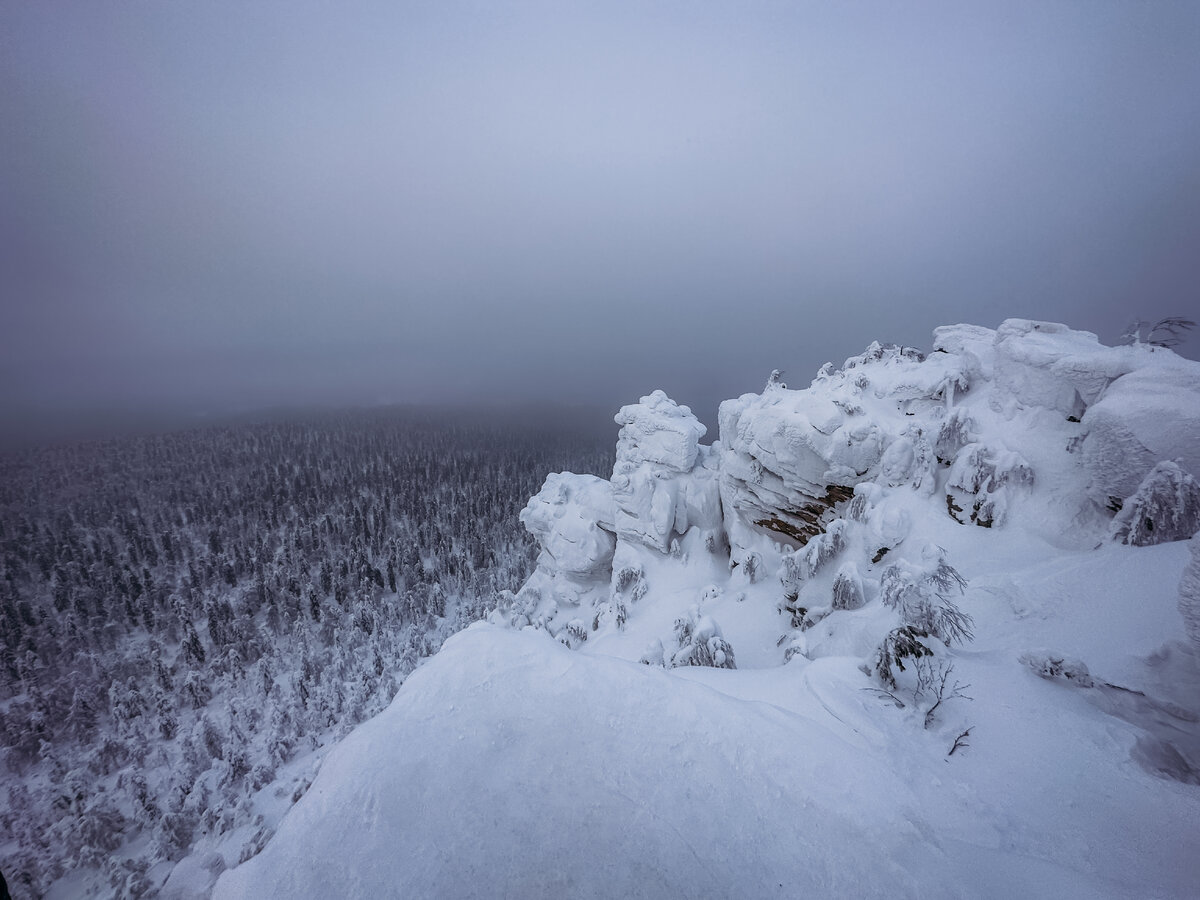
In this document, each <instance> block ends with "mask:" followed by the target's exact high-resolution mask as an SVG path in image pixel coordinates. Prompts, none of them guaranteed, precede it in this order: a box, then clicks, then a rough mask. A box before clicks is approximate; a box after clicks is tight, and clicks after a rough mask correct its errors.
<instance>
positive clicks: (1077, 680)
mask: <svg viewBox="0 0 1200 900" xmlns="http://www.w3.org/2000/svg"><path fill="white" fill-rule="evenodd" d="M1019 658H1020V660H1021V664H1022V665H1024V666H1026V667H1027V668H1029V669H1031V670H1032V671H1033V672H1034V673H1036V674H1037V675H1040V676H1041V677H1042V678H1050V679H1062V680H1063V681H1068V682H1070V683H1071V684H1074V685H1078V686H1079V687H1085V688H1086V687H1091V686H1092V676H1091V675H1090V674H1089V673H1088V667H1087V666H1085V665H1084V664H1083V662H1081V661H1080V660H1078V659H1073V658H1071V657H1070V656H1064V655H1063V654H1061V653H1054V652H1053V651H1050V650H1026V651H1025V652H1024V653H1022V654H1021V656H1020V657H1019Z"/></svg>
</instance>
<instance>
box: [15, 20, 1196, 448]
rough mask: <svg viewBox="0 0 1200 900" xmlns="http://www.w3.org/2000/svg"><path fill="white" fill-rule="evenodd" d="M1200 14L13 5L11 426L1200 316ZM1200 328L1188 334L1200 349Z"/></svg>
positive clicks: (375, 399) (550, 396) (571, 394)
mask: <svg viewBox="0 0 1200 900" xmlns="http://www.w3.org/2000/svg"><path fill="white" fill-rule="evenodd" d="M1197 47H1200V4H1194V3H1133V2H1126V3H1113V2H1088V3H1068V2H1050V3H1047V2H1044V0H1040V2H1033V3H1025V2H1003V3H970V4H963V3H917V4H893V3H847V4H815V3H638V4H635V3H603V4H599V3H597V4H590V3H589V4H574V3H570V4H559V3H422V4H413V3H385V2H380V3H348V4H322V3H308V2H300V3H296V2H288V3H275V2H256V3H253V4H244V3H233V2H205V3H167V2H139V3H113V2H100V3H97V2H68V0H62V2H55V3H44V4H43V3H37V4H35V3H19V2H4V3H3V4H2V5H0V122H3V127H2V128H0V429H4V430H8V431H9V432H15V431H18V430H21V429H26V428H37V427H40V426H42V425H45V423H47V422H55V421H79V422H82V421H87V420H89V417H92V418H95V417H101V418H103V417H110V418H120V417H137V416H141V415H157V414H162V413H166V412H170V413H171V414H174V415H179V416H194V415H207V416H214V415H222V414H226V413H234V412H244V411H252V410H256V409H261V408H272V407H287V406H296V405H305V406H314V405H315V406H322V405H324V406H329V405H371V404H386V403H456V404H457V403H469V404H485V405H501V404H531V405H537V404H562V403H569V404H585V405H586V404H592V405H599V406H608V407H610V408H612V409H615V408H616V407H617V406H619V405H620V404H622V403H629V402H633V401H635V400H636V399H637V397H638V396H639V395H641V394H646V393H649V392H650V391H651V390H652V389H655V388H662V389H664V390H666V391H667V392H668V393H669V394H670V395H671V396H672V397H674V398H676V399H677V400H678V401H679V402H682V403H688V404H691V405H692V406H693V407H694V408H695V409H696V411H697V413H698V414H700V415H701V418H702V419H704V421H705V422H706V423H707V424H708V425H709V428H710V436H711V437H715V436H716V435H715V425H716V423H715V415H714V413H715V408H716V404H717V402H718V401H720V400H721V399H723V398H725V397H732V396H737V395H738V394H741V393H743V392H745V391H750V390H759V389H761V387H762V384H763V382H764V381H765V379H766V377H767V375H768V374H769V373H770V371H771V369H772V368H780V369H783V370H784V371H785V372H786V375H785V378H786V379H788V380H790V381H792V382H794V383H796V384H797V385H798V386H799V385H806V384H807V383H808V381H809V379H810V378H811V377H812V375H813V373H814V372H815V370H816V369H817V367H819V366H820V365H821V363H823V362H825V361H826V360H832V361H834V362H835V363H837V362H840V361H841V360H842V359H843V358H845V357H846V356H848V355H850V354H851V353H854V352H857V351H859V350H861V349H862V347H863V346H865V345H866V343H867V342H869V341H870V340H872V339H879V340H881V341H893V342H897V343H903V344H910V345H914V346H917V347H927V346H928V344H929V335H930V332H931V330H932V329H933V328H934V327H935V326H937V325H941V324H947V323H955V322H961V321H968V322H976V323H978V324H982V325H987V326H992V327H994V326H995V325H996V324H998V322H999V321H1000V320H1001V319H1003V318H1006V317H1010V316H1023V317H1029V318H1037V319H1049V320H1054V321H1065V322H1067V323H1068V324H1070V325H1072V327H1075V328H1083V329H1088V330H1091V331H1094V332H1096V333H1097V334H1098V335H1099V336H1100V338H1101V339H1102V340H1103V341H1105V342H1106V343H1113V342H1115V341H1116V340H1117V338H1118V336H1119V335H1120V334H1121V332H1122V331H1123V330H1124V329H1125V328H1126V326H1127V325H1128V324H1129V323H1130V321H1131V320H1133V319H1135V318H1142V319H1149V320H1154V319H1158V318H1161V317H1164V316H1171V315H1174V316H1190V317H1193V318H1195V317H1197V316H1196V314H1197V312H1198V311H1200V302H1198V294H1197V284H1200V253H1197V248H1200V54H1198V53H1197V52H1196V48H1197ZM1198 343H1200V342H1198V340H1197V338H1196V337H1195V336H1192V337H1191V338H1190V339H1189V341H1188V342H1185V343H1184V344H1183V345H1182V346H1181V347H1180V352H1182V353H1184V354H1185V355H1190V356H1195V355H1196V348H1197V345H1198Z"/></svg>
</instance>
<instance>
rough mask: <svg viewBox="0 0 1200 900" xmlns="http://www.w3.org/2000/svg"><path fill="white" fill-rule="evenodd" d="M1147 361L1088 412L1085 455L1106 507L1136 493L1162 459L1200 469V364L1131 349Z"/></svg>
mask: <svg viewBox="0 0 1200 900" xmlns="http://www.w3.org/2000/svg"><path fill="white" fill-rule="evenodd" d="M1128 349H1129V350H1130V351H1131V352H1136V353H1137V354H1138V355H1139V359H1140V361H1141V365H1140V367H1139V368H1138V369H1136V370H1135V371H1132V372H1130V373H1129V374H1127V375H1123V376H1121V377H1120V378H1118V379H1117V380H1116V381H1114V382H1113V383H1112V384H1111V385H1109V387H1108V389H1107V390H1106V391H1105V392H1104V395H1103V396H1102V397H1101V398H1100V400H1099V401H1098V402H1097V403H1096V404H1095V405H1093V406H1091V407H1090V408H1089V409H1088V411H1087V413H1086V414H1085V415H1084V416H1083V425H1084V427H1085V428H1086V430H1087V435H1086V437H1085V438H1084V440H1083V444H1082V446H1081V448H1080V459H1081V461H1082V463H1083V466H1084V469H1085V471H1086V472H1087V474H1088V477H1089V485H1088V493H1089V495H1090V496H1091V498H1092V499H1093V500H1094V501H1095V502H1097V503H1099V504H1101V505H1109V504H1112V505H1115V504H1116V502H1118V501H1121V500H1124V499H1125V498H1126V497H1129V496H1131V495H1132V494H1133V493H1134V491H1136V490H1137V488H1138V485H1139V484H1140V483H1141V481H1142V479H1143V478H1145V477H1146V474H1147V473H1148V472H1149V471H1150V470H1151V469H1152V468H1154V466H1155V464H1156V463H1158V462H1160V461H1162V460H1178V461H1179V462H1180V464H1181V465H1182V466H1183V468H1184V469H1186V470H1187V471H1189V472H1200V363H1197V362H1194V361H1192V360H1188V359H1183V358H1182V357H1179V356H1176V355H1175V354H1174V353H1173V352H1171V351H1170V350H1166V349H1163V348H1148V347H1138V348H1132V347H1131V348H1128Z"/></svg>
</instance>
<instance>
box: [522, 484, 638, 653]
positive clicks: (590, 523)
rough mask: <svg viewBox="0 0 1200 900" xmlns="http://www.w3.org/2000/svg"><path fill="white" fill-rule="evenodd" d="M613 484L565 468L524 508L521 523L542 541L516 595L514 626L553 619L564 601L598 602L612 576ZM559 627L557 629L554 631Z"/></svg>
mask: <svg viewBox="0 0 1200 900" xmlns="http://www.w3.org/2000/svg"><path fill="white" fill-rule="evenodd" d="M613 518H614V506H613V497H612V485H611V484H610V483H609V482H607V481H605V480H604V479H603V478H597V477H596V476H595V475H575V474H573V473H571V472H560V473H557V474H551V475H548V476H546V481H545V483H544V484H543V485H542V489H541V490H540V491H538V493H537V494H536V495H535V496H534V497H533V498H531V499H530V501H529V503H528V504H527V505H526V507H525V508H524V509H523V510H521V524H523V525H524V526H525V529H526V530H527V531H528V532H529V533H530V534H532V535H533V536H534V537H535V538H536V539H537V541H538V544H540V545H541V553H540V554H539V555H538V563H537V568H536V569H535V570H534V573H533V575H532V576H530V578H529V581H527V582H526V584H525V585H524V587H522V588H521V591H520V593H519V594H518V595H517V597H516V600H517V601H518V602H516V604H515V605H514V607H513V611H512V612H511V613H509V612H508V611H507V610H505V611H504V612H503V615H504V616H505V618H507V619H508V620H510V621H511V623H512V624H517V625H521V624H529V623H535V624H536V623H537V622H538V621H543V622H544V623H547V624H548V623H549V622H551V621H552V620H553V619H554V618H555V612H556V610H557V608H558V607H559V606H561V605H566V606H578V605H579V604H581V603H584V602H585V601H591V602H594V601H596V600H598V599H600V598H602V597H603V596H604V595H605V594H606V593H607V586H608V582H609V579H610V577H611V575H612V560H613V551H614V550H615V548H616V543H617V539H616V535H615V534H614V533H613V531H614V526H613ZM552 630H555V629H552Z"/></svg>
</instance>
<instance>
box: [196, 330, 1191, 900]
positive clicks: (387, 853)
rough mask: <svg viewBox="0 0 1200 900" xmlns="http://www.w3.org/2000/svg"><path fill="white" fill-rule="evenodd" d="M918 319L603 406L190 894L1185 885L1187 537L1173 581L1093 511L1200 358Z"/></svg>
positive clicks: (1101, 509)
mask: <svg viewBox="0 0 1200 900" xmlns="http://www.w3.org/2000/svg"><path fill="white" fill-rule="evenodd" d="M934 347H935V350H934V352H933V353H932V354H931V355H930V356H929V357H928V358H926V357H924V356H923V355H922V354H920V353H918V352H917V351H914V350H910V349H907V348H896V347H884V346H880V345H878V344H873V345H872V346H871V347H869V348H868V350H867V352H866V353H864V354H863V355H861V356H859V357H853V358H851V359H850V360H847V361H846V363H845V365H844V366H842V368H840V369H838V370H836V371H834V370H833V368H832V366H830V367H826V369H823V370H822V372H821V373H820V374H819V375H818V377H817V379H816V380H815V381H814V382H813V384H812V386H811V387H809V388H807V389H805V390H803V391H790V390H788V389H787V388H786V387H784V386H783V385H781V384H778V383H776V380H775V379H772V382H771V383H769V384H768V385H767V387H766V389H764V391H763V392H762V394H747V395H744V396H743V397H741V398H739V399H737V400H733V401H728V402H727V403H726V404H725V405H724V406H723V407H722V411H721V439H720V440H719V441H717V442H715V443H714V444H713V445H711V446H704V445H698V444H696V441H697V440H698V439H699V438H700V437H702V436H703V433H704V432H703V427H702V426H699V423H695V420H694V419H693V418H692V417H691V415H690V413H689V412H687V410H686V407H678V406H676V405H675V404H674V403H673V402H672V401H670V400H669V399H667V398H666V397H665V395H662V394H661V392H655V393H653V394H651V395H649V396H647V397H645V398H643V400H642V402H641V403H640V404H637V405H634V406H631V407H626V408H625V409H623V410H622V411H621V413H620V415H619V416H618V424H620V425H622V432H621V438H620V442H619V450H618V457H617V470H616V471H615V472H614V478H613V481H612V486H611V487H610V486H609V483H608V482H604V481H602V480H600V479H591V478H581V477H579V476H571V475H569V474H562V475H553V476H550V477H549V478H548V479H547V483H546V487H545V488H544V489H543V491H542V492H541V493H540V494H539V495H538V497H537V498H535V499H534V500H533V501H531V503H530V507H529V509H528V511H527V514H526V517H525V521H526V523H527V526H528V527H529V528H530V530H531V531H532V532H533V533H535V534H536V535H537V536H538V538H539V540H540V541H541V542H542V545H543V550H544V552H543V555H542V558H541V559H540V560H539V569H538V571H537V572H535V574H534V575H533V576H532V577H531V578H530V580H529V582H528V583H527V584H526V585H525V586H524V587H523V588H522V589H521V590H520V591H519V592H518V593H517V594H515V595H512V594H508V595H507V596H506V597H503V598H501V601H500V603H499V605H498V607H497V609H496V610H495V611H494V612H493V614H492V616H491V623H490V624H482V623H481V624H478V625H475V626H472V627H471V628H470V629H468V630H467V631H465V632H463V633H461V634H460V635H458V636H456V637H454V638H452V639H451V640H450V641H448V642H447V643H446V645H445V646H444V648H443V649H442V651H441V652H440V653H439V654H437V656H435V657H434V658H433V659H432V660H430V661H429V662H428V663H427V664H426V665H425V666H423V667H422V668H421V669H419V670H418V671H417V673H415V674H414V675H413V676H412V677H410V678H409V680H408V681H407V682H406V683H405V685H404V687H403V688H402V690H401V691H400V693H399V694H398V696H397V698H396V700H395V701H394V702H393V704H392V705H391V707H389V709H388V710H386V711H385V712H384V713H382V714H381V715H380V716H378V717H377V718H375V719H374V720H372V721H370V722H368V723H366V724H364V725H363V726H361V727H360V728H359V729H357V730H356V731H355V732H354V733H352V734H351V735H350V736H349V737H348V738H346V739H345V740H344V741H343V742H342V743H341V744H340V745H339V746H338V747H337V748H335V750H333V751H332V752H331V753H330V755H329V756H328V757H327V759H326V761H325V763H324V765H323V767H322V769H321V772H320V774H319V776H318V777H317V779H316V780H315V781H314V783H313V785H312V788H311V789H310V790H309V791H308V793H307V794H306V795H305V796H304V797H303V798H302V799H301V800H300V801H299V802H298V803H297V804H296V805H295V807H293V809H292V811H291V812H290V813H289V814H288V815H287V816H286V817H285V818H284V820H283V822H282V824H281V826H280V827H279V829H278V831H277V833H276V835H275V837H274V838H273V839H272V840H271V841H270V842H269V843H268V844H267V846H266V848H265V849H264V850H263V852H262V853H261V854H260V855H258V856H257V857H255V858H253V859H251V860H249V861H248V862H246V863H245V864H243V865H241V866H239V867H238V868H236V869H232V870H230V871H228V872H226V873H224V874H223V875H222V876H221V878H220V880H219V881H218V883H217V886H216V893H215V896H217V897H220V898H235V897H289V898H291V897H327V896H340V897H377V896H413V897H418V896H420V897H424V896H437V897H476V896H477V897H485V896H486V897H522V898H524V897H696V896H703V897H739V898H741V897H749V898H757V897H797V896H819V897H831V896H855V897H884V896H886V897H963V896H971V897H997V898H999V897H1014V896H1029V897H1055V898H1072V897H1079V898H1106V897H1130V898H1133V897H1138V898H1141V897H1180V898H1182V897H1196V896H1200V665H1198V664H1197V648H1196V647H1195V646H1194V645H1193V643H1192V642H1191V641H1189V640H1188V636H1187V629H1186V628H1185V624H1184V616H1183V615H1182V614H1181V609H1182V610H1184V611H1185V613H1186V614H1188V615H1190V614H1191V613H1192V612H1194V609H1193V607H1194V606H1195V600H1194V596H1193V595H1194V594H1195V581H1196V579H1195V577H1194V574H1195V564H1194V563H1192V569H1189V570H1188V572H1189V574H1188V575H1187V576H1186V577H1184V579H1183V581H1184V591H1183V594H1182V595H1181V593H1180V581H1181V576H1183V575H1184V570H1185V567H1187V566H1188V564H1189V561H1190V560H1191V559H1192V556H1191V554H1190V553H1189V550H1188V543H1187V542H1184V541H1174V542H1168V543H1161V544H1157V545H1154V546H1127V545H1124V544H1120V543H1117V542H1115V541H1113V540H1112V539H1111V537H1110V533H1111V531H1112V520H1113V511H1112V510H1111V509H1110V508H1107V507H1108V506H1109V505H1116V503H1114V502H1113V500H1112V497H1113V495H1112V494H1111V490H1114V489H1120V490H1125V488H1124V487H1120V486H1122V485H1127V484H1132V485H1133V487H1132V488H1129V493H1126V494H1124V495H1123V497H1124V499H1126V500H1128V497H1129V494H1130V493H1132V491H1133V490H1134V489H1136V487H1137V485H1138V484H1139V483H1140V481H1141V477H1142V475H1144V474H1145V471H1148V470H1149V469H1150V468H1153V466H1155V465H1156V464H1158V463H1161V462H1163V461H1164V458H1163V457H1162V455H1161V454H1162V453H1164V452H1170V453H1172V454H1173V455H1172V457H1171V460H1178V462H1179V465H1180V466H1181V467H1182V468H1183V469H1184V470H1191V466H1192V460H1191V458H1190V457H1188V455H1187V453H1182V454H1181V453H1178V452H1176V450H1177V449H1178V448H1184V449H1187V448H1194V447H1195V446H1200V365H1197V364H1196V363H1193V362H1188V361H1186V360H1181V359H1180V358H1179V357H1177V356H1175V355H1174V354H1173V353H1170V352H1169V351H1162V350H1152V349H1150V348H1147V347H1129V348H1107V347H1103V346H1102V345H1100V344H1099V342H1098V341H1096V339H1095V337H1094V336H1093V335H1089V334H1086V333H1083V332H1075V331H1071V330H1070V329H1067V328H1065V327H1064V326H1059V325H1053V324H1049V323H1038V322H1029V321H1027V320H1009V321H1008V322H1006V323H1004V325H1002V326H1001V327H1000V328H999V329H996V330H994V331H993V330H990V329H985V328H979V327H975V326H965V325H959V326H950V327H947V328H942V329H938V331H937V332H936V333H935V336H934ZM1156 373H1158V374H1159V375H1161V376H1162V377H1161V378H1159V377H1156ZM1134 376H1136V377H1134ZM1155 384H1167V385H1169V386H1170V388H1171V390H1170V392H1169V397H1167V398H1166V399H1164V398H1162V397H1160V398H1159V399H1158V401H1155V402H1154V403H1152V402H1151V401H1150V399H1149V397H1150V395H1151V394H1152V393H1153V390H1154V387H1153V386H1154V385H1155ZM1106 404H1107V405H1106ZM1156 404H1157V405H1156ZM1092 410H1099V412H1100V413H1103V415H1099V414H1095V415H1093V414H1092ZM1148 411H1150V412H1148ZM1089 422H1094V423H1095V429H1094V430H1093V429H1091V428H1090V427H1089ZM1131 436H1132V437H1131ZM1134 439H1136V443H1137V448H1138V449H1137V452H1136V454H1134V456H1133V457H1132V458H1131V459H1130V464H1131V465H1135V466H1137V467H1138V468H1139V470H1141V469H1144V470H1145V471H1141V474H1139V475H1138V476H1137V477H1135V478H1132V480H1130V479H1128V478H1126V473H1124V472H1122V471H1121V470H1120V463H1119V460H1120V458H1121V455H1120V448H1121V447H1123V446H1126V445H1127V444H1128V443H1129V441H1131V440H1134ZM1088 442H1091V443H1090V445H1089V443H1088ZM1089 446H1090V450H1088V451H1087V452H1083V450H1082V449H1081V448H1087V447H1089ZM1162 448H1167V450H1163V449H1162ZM1143 451H1144V452H1143ZM610 498H611V499H610ZM1121 499H1122V497H1117V499H1116V502H1117V503H1119V502H1120V501H1121ZM614 504H615V511H614ZM1164 515H1166V513H1164ZM1193 544H1194V542H1193ZM1198 558H1200V557H1198ZM947 567H949V568H947ZM935 575H936V577H935ZM835 585H838V587H837V588H836V589H835ZM905 586H907V587H905ZM900 588H903V590H904V591H908V593H905V594H904V596H903V598H902V602H901V601H897V600H896V596H897V595H896V591H897V590H899V589H900ZM960 588H961V590H960ZM889 592H890V593H889ZM1181 596H1182V600H1181ZM889 597H890V598H891V600H889V599H888V598H889ZM956 611H957V613H961V614H965V616H967V617H969V618H967V619H963V620H961V621H962V623H963V624H965V625H966V626H968V627H967V628H965V629H963V631H962V632H959V633H958V634H957V635H951V637H952V639H953V646H947V645H946V644H944V643H942V642H941V641H939V640H937V638H935V637H932V636H930V635H929V634H924V633H923V632H921V631H920V629H919V628H918V629H917V631H912V630H911V629H913V628H915V627H916V625H914V623H917V624H919V623H920V622H922V621H938V616H943V617H944V616H945V615H947V614H957V613H956ZM1193 618H1194V617H1193ZM1192 624H1193V625H1194V623H1192ZM905 627H907V628H909V629H910V631H909V632H904V630H903V629H904V628H905ZM929 630H930V631H933V632H934V633H936V627H933V626H929ZM968 631H969V632H973V634H974V639H973V640H963V639H962V635H963V633H965V632H968ZM697 633H703V635H705V636H709V635H711V636H716V635H721V636H722V637H723V640H724V641H726V642H727V646H728V647H729V648H730V651H731V652H730V655H729V656H728V657H726V656H725V655H724V654H723V653H722V654H708V655H706V654H703V653H688V652H681V651H680V648H681V646H682V644H683V643H684V642H687V641H689V640H693V639H694V638H695V635H696V634H697ZM947 634H949V632H947ZM897 635H900V636H901V638H902V639H901V640H900V643H901V644H903V643H904V640H907V639H908V638H905V637H904V635H908V636H909V638H912V640H915V641H916V642H917V645H919V647H920V648H923V649H921V651H920V652H921V654H925V655H923V656H922V655H918V656H917V657H912V656H910V657H907V658H906V659H907V665H906V667H905V669H904V670H899V669H893V670H891V674H892V675H894V676H895V681H896V687H895V688H892V687H890V685H889V682H888V680H887V679H885V678H883V677H881V675H880V674H879V663H878V660H879V659H880V656H879V653H880V649H879V648H881V647H882V646H883V645H884V643H885V642H886V641H887V640H889V639H896V636H897ZM943 636H946V635H943ZM909 643H910V645H911V644H912V641H911V640H910V641H909ZM889 646H892V647H893V648H894V647H895V646H897V645H896V644H895V642H894V641H893V644H890V645H889ZM734 657H735V658H736V665H737V667H738V668H737V669H736V670H734V669H729V668H715V667H712V666H709V667H704V666H696V665H687V663H689V662H692V663H694V662H695V661H696V660H697V659H701V660H705V659H707V660H708V661H709V662H710V663H714V664H717V665H720V664H727V663H729V662H731V661H732V659H733V658H734ZM639 660H642V661H644V662H646V663H648V664H647V665H640V664H639V663H638V661H639ZM672 666H678V667H674V668H673V667H672ZM664 667H665V668H664ZM922 667H924V668H922ZM922 672H923V673H924V674H925V675H926V676H928V675H930V674H932V675H934V676H935V680H936V676H938V675H939V674H944V675H945V682H944V689H943V691H942V700H941V702H940V703H938V702H936V701H937V691H936V689H935V688H931V687H930V686H929V685H928V684H925V685H924V686H923V688H922V690H921V692H920V693H917V691H916V690H915V688H916V687H918V682H917V681H916V678H917V675H918V674H920V673H922Z"/></svg>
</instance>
